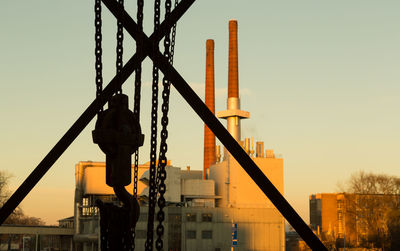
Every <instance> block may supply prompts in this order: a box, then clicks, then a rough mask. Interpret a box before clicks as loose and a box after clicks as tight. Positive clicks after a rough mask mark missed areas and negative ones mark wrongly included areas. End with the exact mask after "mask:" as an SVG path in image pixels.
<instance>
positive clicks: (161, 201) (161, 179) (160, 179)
mask: <svg viewBox="0 0 400 251" xmlns="http://www.w3.org/2000/svg"><path fill="white" fill-rule="evenodd" d="M170 13H171V0H166V1H165V19H167V18H168V16H169V15H170ZM170 33H171V30H169V31H168V32H167V34H166V35H165V38H164V57H166V58H167V59H168V60H170V46H171V40H170ZM170 85H171V84H170V82H169V80H167V79H166V77H165V76H164V78H163V87H164V89H163V92H162V99H163V103H162V106H161V111H162V114H163V115H162V118H161V125H162V129H161V142H160V155H159V158H158V168H157V182H156V183H157V187H158V193H159V198H158V207H159V211H158V213H157V219H158V225H157V231H156V232H157V240H156V249H157V250H158V251H160V250H163V246H164V244H163V240H162V237H163V235H164V226H163V221H164V219H165V213H164V211H163V209H164V207H165V198H164V194H165V190H166V186H165V179H166V178H167V172H166V170H165V167H166V165H167V157H166V153H167V149H168V145H167V138H168V131H167V126H168V110H169V94H170Z"/></svg>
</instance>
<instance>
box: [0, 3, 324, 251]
mask: <svg viewBox="0 0 400 251" xmlns="http://www.w3.org/2000/svg"><path fill="white" fill-rule="evenodd" d="M102 1H103V3H104V4H105V5H106V7H107V8H108V9H109V10H110V11H111V12H112V14H113V15H114V16H115V17H116V18H117V19H118V21H120V22H121V23H122V25H123V27H124V28H125V29H126V30H127V31H128V33H129V34H130V35H131V36H132V37H133V38H134V39H135V40H136V42H137V43H140V44H141V45H143V49H142V50H140V51H137V52H136V54H135V55H134V56H133V57H132V58H131V59H130V60H129V61H128V62H127V64H126V65H125V66H124V67H123V68H122V70H121V72H120V73H119V74H117V75H116V76H115V77H114V78H113V80H112V81H111V82H110V84H109V85H108V86H107V87H106V88H105V89H104V91H103V92H102V94H101V95H100V96H99V97H97V98H96V100H95V101H93V103H92V104H91V105H90V106H89V107H88V108H87V109H86V110H85V112H84V113H83V114H82V115H81V117H80V118H79V119H78V120H77V121H76V122H75V123H74V124H73V126H72V127H71V128H70V129H69V130H68V131H67V133H66V134H65V135H64V136H63V137H62V138H61V140H60V141H59V142H58V143H57V144H56V145H55V146H54V148H53V149H52V150H51V151H50V152H49V153H48V154H47V155H46V157H45V158H44V159H43V160H42V162H41V163H40V164H39V165H38V166H37V167H36V168H35V170H34V171H33V172H32V173H31V174H30V175H29V176H28V178H27V179H26V180H25V181H24V183H23V184H22V185H21V186H20V187H19V188H18V189H17V191H16V192H15V193H14V194H13V195H12V196H11V198H10V199H9V200H8V201H7V202H6V204H5V205H4V206H3V208H1V210H0V223H2V222H4V220H5V219H6V218H7V217H8V215H9V214H11V212H12V211H13V210H14V209H15V208H16V207H17V205H18V204H19V203H20V202H21V201H22V199H23V198H24V197H25V196H26V195H27V194H28V193H29V191H30V190H31V189H32V188H33V187H34V186H35V185H36V184H37V182H38V181H39V180H40V179H41V178H42V177H43V175H44V174H45V173H46V172H47V171H48V169H49V168H50V167H51V166H52V165H53V164H54V162H55V161H56V160H57V159H58V157H59V156H60V155H61V154H62V153H63V152H64V151H65V150H66V149H67V148H68V146H69V145H70V144H71V143H72V141H73V140H74V139H75V138H76V137H77V136H78V135H79V133H80V132H81V131H82V130H83V129H84V127H85V126H86V125H87V124H88V123H89V122H90V120H91V119H92V118H93V117H94V116H95V115H96V113H97V111H98V110H99V109H100V108H101V107H102V106H103V105H104V103H105V101H104V100H107V99H108V98H109V97H111V95H112V94H113V93H114V92H115V90H117V88H118V87H120V86H121V85H122V83H123V82H124V81H125V80H126V79H127V78H128V77H129V76H130V75H131V74H132V72H133V71H134V70H135V69H137V67H138V66H139V64H140V62H142V61H143V60H144V58H145V57H146V56H149V57H150V58H151V59H152V60H153V62H154V63H155V65H156V66H157V67H158V68H159V69H160V70H161V71H162V72H163V74H164V76H165V77H166V78H167V79H168V80H169V81H171V83H172V84H173V85H174V87H175V88H176V89H177V91H178V92H179V93H180V94H181V95H182V96H183V98H184V99H185V100H186V102H187V103H188V104H189V105H190V106H191V107H192V108H193V110H194V111H195V112H196V113H197V114H198V115H199V117H200V118H201V119H202V120H203V121H204V123H205V124H206V125H207V126H208V127H209V128H210V129H211V131H213V132H214V134H215V135H216V136H217V137H218V139H219V140H220V141H221V142H222V144H223V145H224V146H225V147H226V148H227V149H228V151H229V152H230V153H231V154H232V156H233V157H234V158H235V159H236V160H237V161H238V162H239V164H240V165H241V166H242V167H243V169H244V170H245V171H246V172H247V173H248V175H249V176H250V177H251V178H252V179H253V180H254V182H255V183H256V184H257V185H258V187H259V188H260V189H261V190H262V191H263V192H264V194H265V195H266V196H267V197H268V198H269V199H270V200H271V202H272V203H273V204H274V205H275V207H276V208H277V209H278V210H279V212H281V213H282V215H283V216H284V217H285V218H286V220H287V221H288V222H289V223H290V224H291V226H292V227H293V228H294V229H295V230H296V231H297V232H298V233H299V235H300V236H301V237H302V238H303V240H304V241H305V242H306V243H307V244H308V245H309V246H310V247H311V248H312V249H313V250H327V249H326V247H325V246H324V245H323V244H322V242H321V241H320V240H319V239H318V238H317V237H316V236H315V235H314V233H313V232H312V231H311V229H310V228H309V227H308V226H307V225H306V224H305V222H304V221H303V220H302V219H301V218H300V216H299V215H298V214H297V213H296V211H295V210H294V209H293V208H292V207H291V206H290V204H289V203H288V202H287V201H286V199H285V198H284V197H283V196H282V195H281V194H280V193H279V191H278V190H277V189H276V188H275V187H274V185H273V184H272V183H271V182H270V181H269V179H268V178H267V177H266V176H265V175H264V173H263V172H262V171H261V170H260V169H259V168H258V167H257V165H256V164H255V163H254V162H253V160H252V159H251V158H250V156H249V155H248V154H247V153H246V152H245V151H244V150H243V149H242V147H241V146H240V145H239V144H238V143H237V142H236V140H235V139H234V138H233V137H232V136H231V135H230V134H229V132H228V131H227V130H226V129H225V127H224V126H223V125H222V124H221V123H220V122H219V120H218V119H217V118H216V117H215V116H214V115H213V114H212V112H211V111H210V110H209V109H208V108H207V106H206V105H205V104H204V103H203V101H202V100H201V99H200V98H199V97H198V96H197V95H196V93H195V92H194V91H193V90H192V89H191V88H190V86H189V85H188V84H187V82H186V81H185V80H184V79H183V78H182V76H181V75H180V74H179V73H178V72H177V71H176V70H175V69H174V68H173V67H172V66H171V64H170V62H169V61H168V59H166V58H165V57H164V55H163V54H162V53H161V52H160V51H159V50H158V46H157V45H158V41H159V40H160V39H161V38H162V37H163V36H164V35H165V34H166V33H167V32H168V31H169V29H170V28H171V27H172V26H173V25H174V23H175V22H176V21H177V20H178V19H179V18H180V17H181V16H182V15H183V14H184V13H185V12H186V10H187V9H188V8H189V7H190V6H191V5H192V4H193V2H194V1H195V0H183V1H182V2H181V3H180V4H178V6H177V7H176V8H175V9H174V11H173V12H172V13H171V15H170V16H169V18H167V19H166V20H165V21H164V22H163V23H162V24H161V25H160V27H159V29H158V30H156V31H155V32H154V33H153V34H152V35H151V36H150V37H147V36H146V35H145V34H144V33H143V32H142V31H141V30H140V29H139V27H138V25H137V24H136V23H135V22H134V20H133V19H132V18H130V16H129V15H128V13H126V12H125V11H124V10H123V9H121V7H120V6H119V4H118V3H117V2H115V0H102ZM102 98H103V99H102ZM101 100H103V101H101Z"/></svg>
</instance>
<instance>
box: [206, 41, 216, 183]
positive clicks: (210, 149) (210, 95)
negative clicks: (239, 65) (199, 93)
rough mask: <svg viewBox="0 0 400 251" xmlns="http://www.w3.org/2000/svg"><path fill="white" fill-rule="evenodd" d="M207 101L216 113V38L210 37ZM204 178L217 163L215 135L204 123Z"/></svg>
mask: <svg viewBox="0 0 400 251" xmlns="http://www.w3.org/2000/svg"><path fill="white" fill-rule="evenodd" d="M205 88H206V90H205V101H206V102H205V103H206V105H207V107H208V109H210V111H211V112H212V113H215V95H214V93H215V91H214V89H215V88H214V40H212V39H208V40H207V42H206V86H205ZM203 163H204V164H203V165H204V166H203V179H205V178H206V173H207V170H208V168H210V165H212V164H214V163H215V135H214V133H213V132H212V131H211V130H210V128H208V126H207V125H205V124H204V162H203Z"/></svg>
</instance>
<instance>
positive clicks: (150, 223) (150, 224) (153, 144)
mask: <svg viewBox="0 0 400 251" xmlns="http://www.w3.org/2000/svg"><path fill="white" fill-rule="evenodd" d="M159 25H160V0H155V1H154V31H156V30H158V28H159ZM152 90H153V91H152V106H151V139H150V182H149V183H150V184H149V185H150V189H149V211H148V219H147V240H146V245H145V248H146V251H151V250H153V229H154V211H155V202H156V197H157V193H156V191H155V188H156V184H155V181H156V159H157V110H158V68H157V67H156V66H155V64H153V85H152Z"/></svg>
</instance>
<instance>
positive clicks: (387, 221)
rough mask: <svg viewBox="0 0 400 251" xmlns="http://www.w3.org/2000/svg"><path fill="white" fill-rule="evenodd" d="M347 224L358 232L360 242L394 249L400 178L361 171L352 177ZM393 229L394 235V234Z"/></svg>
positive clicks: (346, 195)
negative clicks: (391, 245) (392, 245)
mask: <svg viewBox="0 0 400 251" xmlns="http://www.w3.org/2000/svg"><path fill="white" fill-rule="evenodd" d="M343 192H344V193H345V201H346V214H347V216H348V217H346V220H347V219H348V218H349V220H347V223H346V224H351V226H349V227H350V228H351V229H353V230H354V231H356V234H357V242H358V243H361V245H362V246H366V247H379V248H382V249H384V250H390V244H391V243H392V242H393V238H399V236H393V234H396V233H395V232H393V231H392V230H395V229H397V226H395V223H396V222H399V221H400V220H399V219H397V221H396V219H394V218H396V217H398V216H399V214H396V213H394V212H396V210H398V209H399V198H400V197H399V195H400V178H398V177H396V176H390V175H385V174H373V173H366V172H363V171H360V172H358V173H355V174H353V175H352V176H351V178H350V179H349V180H348V182H347V183H346V186H345V188H344V189H343ZM391 231H392V232H393V234H391Z"/></svg>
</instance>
